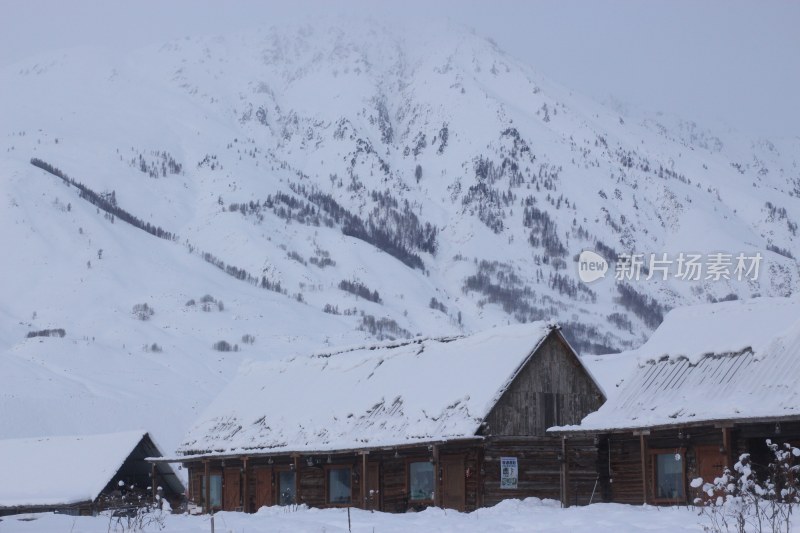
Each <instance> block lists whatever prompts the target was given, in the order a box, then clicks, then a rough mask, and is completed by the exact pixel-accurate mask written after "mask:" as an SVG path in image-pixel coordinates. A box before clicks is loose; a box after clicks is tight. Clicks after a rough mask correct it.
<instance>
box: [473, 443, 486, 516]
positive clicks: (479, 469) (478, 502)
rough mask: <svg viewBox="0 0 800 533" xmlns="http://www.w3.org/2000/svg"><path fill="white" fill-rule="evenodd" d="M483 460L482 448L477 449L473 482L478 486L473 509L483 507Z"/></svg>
mask: <svg viewBox="0 0 800 533" xmlns="http://www.w3.org/2000/svg"><path fill="white" fill-rule="evenodd" d="M484 459H485V454H484V449H483V446H481V447H480V448H478V461H477V462H476V465H477V466H476V468H475V470H476V472H475V481H476V482H477V484H478V489H477V491H476V493H477V497H476V498H475V507H476V508H478V507H483V501H484V495H483V461H484Z"/></svg>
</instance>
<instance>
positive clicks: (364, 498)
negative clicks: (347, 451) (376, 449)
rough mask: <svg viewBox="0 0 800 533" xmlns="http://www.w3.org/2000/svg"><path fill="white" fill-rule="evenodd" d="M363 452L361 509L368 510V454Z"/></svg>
mask: <svg viewBox="0 0 800 533" xmlns="http://www.w3.org/2000/svg"><path fill="white" fill-rule="evenodd" d="M368 453H369V452H361V508H362V509H365V510H366V508H367V476H368V474H367V454H368Z"/></svg>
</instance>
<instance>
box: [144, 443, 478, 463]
mask: <svg viewBox="0 0 800 533" xmlns="http://www.w3.org/2000/svg"><path fill="white" fill-rule="evenodd" d="M484 440H485V439H484V437H481V436H470V437H459V438H453V439H439V440H429V441H420V442H414V443H403V444H396V445H381V446H364V447H360V448H356V447H353V448H341V449H335V450H333V449H332V450H327V449H318V450H289V449H284V450H275V451H262V450H258V449H253V450H246V451H241V452H227V453H226V452H212V453H199V454H191V455H181V456H175V457H148V458H146V459H145V460H146V461H148V462H150V463H156V464H157V463H191V462H194V461H206V460H214V459H244V458H248V459H249V458H261V457H264V458H266V457H293V456H298V457H299V456H309V455H350V454H359V453H364V452H367V453H368V452H378V451H394V450H408V449H414V448H422V447H427V446H442V445H447V444H470V443H474V444H477V443H480V442H483V441H484Z"/></svg>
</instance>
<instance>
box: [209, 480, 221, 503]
mask: <svg viewBox="0 0 800 533" xmlns="http://www.w3.org/2000/svg"><path fill="white" fill-rule="evenodd" d="M209 489H210V490H209V494H208V499H209V501H210V502H211V507H212V508H214V507H222V474H211V485H210V486H209Z"/></svg>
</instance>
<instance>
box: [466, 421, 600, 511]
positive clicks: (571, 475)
mask: <svg viewBox="0 0 800 533" xmlns="http://www.w3.org/2000/svg"><path fill="white" fill-rule="evenodd" d="M566 450H567V454H566V461H567V463H566V464H567V472H568V489H569V504H570V505H576V504H578V505H585V504H587V503H589V499H590V498H591V496H592V491H593V490H595V489H596V487H595V482H596V481H597V478H598V469H597V467H598V457H599V455H598V448H597V446H596V445H595V443H594V439H592V438H580V439H579V438H573V439H569V440H568V441H567V446H566ZM484 453H485V456H484V459H483V463H482V464H483V475H482V478H483V479H482V488H481V490H482V493H483V505H485V506H490V505H495V504H497V503H499V502H500V501H502V500H504V499H508V498H528V497H532V496H533V497H536V498H550V499H555V500H558V499H559V498H560V497H561V464H562V460H563V458H564V456H563V455H562V446H561V439H560V438H554V437H527V438H526V437H506V438H493V439H489V440H488V441H487V443H486V446H485V452H484ZM501 457H516V459H517V468H518V481H517V488H516V489H503V488H500V477H501V476H500V458H501ZM598 487H599V488H598V490H600V489H601V487H600V485H599V484H598ZM600 500H601V497H600V496H599V495H595V501H600Z"/></svg>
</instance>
